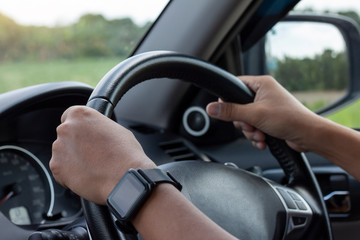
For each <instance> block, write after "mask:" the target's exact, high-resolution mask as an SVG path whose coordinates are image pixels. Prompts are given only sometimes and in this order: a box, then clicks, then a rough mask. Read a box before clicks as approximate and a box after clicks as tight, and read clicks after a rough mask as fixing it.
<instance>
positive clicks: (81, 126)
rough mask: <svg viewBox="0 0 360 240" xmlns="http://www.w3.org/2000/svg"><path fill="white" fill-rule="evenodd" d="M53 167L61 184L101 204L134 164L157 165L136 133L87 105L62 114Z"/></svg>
mask: <svg viewBox="0 0 360 240" xmlns="http://www.w3.org/2000/svg"><path fill="white" fill-rule="evenodd" d="M61 122H62V124H61V125H60V126H59V127H58V128H57V129H56V130H57V134H58V138H57V139H56V141H55V142H54V143H53V148H52V158H51V160H50V169H51V171H52V173H53V175H54V177H55V179H56V181H58V182H59V183H60V184H61V185H63V186H65V187H68V188H70V189H71V190H72V191H73V192H75V193H76V194H78V195H79V196H81V197H83V198H85V199H87V200H89V201H93V202H95V203H98V204H106V199H107V197H108V195H109V194H110V192H111V191H112V189H113V188H114V187H115V185H116V184H117V182H118V181H119V180H120V178H121V177H122V176H123V175H124V174H125V172H126V171H127V170H129V169H130V168H143V169H145V168H155V167H156V165H155V164H154V163H153V162H152V161H151V160H150V159H149V158H148V157H147V156H146V154H145V153H144V151H143V149H142V147H141V145H140V144H139V142H138V141H137V140H136V138H135V137H134V135H133V134H132V133H131V132H130V131H129V130H127V129H125V128H124V127H122V126H120V125H119V124H117V123H116V122H114V121H112V120H110V119H109V118H107V117H105V116H103V115H102V114H100V113H99V112H97V111H95V110H93V109H91V108H87V107H80V106H77V107H70V108H69V109H67V110H66V111H65V112H64V114H63V115H62V117H61Z"/></svg>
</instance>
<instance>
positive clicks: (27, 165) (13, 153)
mask: <svg viewBox="0 0 360 240" xmlns="http://www.w3.org/2000/svg"><path fill="white" fill-rule="evenodd" d="M53 207H54V185H53V183H52V180H51V178H50V174H49V172H48V170H47V169H46V168H45V166H44V165H43V163H42V162H41V161H40V160H39V159H38V158H37V157H36V156H35V155H34V154H32V153H31V152H29V151H27V150H26V149H24V148H21V147H18V146H12V145H7V146H2V147H0V211H1V212H2V213H3V214H4V215H5V216H7V217H8V218H9V219H10V220H11V221H12V222H13V223H15V224H17V225H30V224H41V223H43V222H44V216H51V215H52V211H53Z"/></svg>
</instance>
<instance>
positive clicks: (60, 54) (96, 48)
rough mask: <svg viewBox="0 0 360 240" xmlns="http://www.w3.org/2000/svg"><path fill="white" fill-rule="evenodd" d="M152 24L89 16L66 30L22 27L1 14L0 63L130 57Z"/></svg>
mask: <svg viewBox="0 0 360 240" xmlns="http://www.w3.org/2000/svg"><path fill="white" fill-rule="evenodd" d="M148 27H149V24H146V25H144V26H138V25H136V24H135V23H134V22H133V21H132V20H131V19H130V18H124V19H115V20H107V19H105V18H104V17H103V16H102V15H93V14H87V15H84V16H82V17H81V18H80V19H79V20H78V22H77V23H75V24H72V25H70V26H64V27H53V28H49V27H35V26H21V25H18V24H17V23H16V22H14V21H13V20H12V19H10V18H8V17H6V16H4V15H1V14H0V51H1V55H0V62H4V61H18V60H21V61H24V60H37V61H39V60H40V61H48V60H51V59H75V58H86V57H121V58H125V57H127V56H128V55H129V54H130V52H131V51H132V49H134V47H135V44H136V43H137V40H138V39H140V38H141V36H142V35H143V34H144V32H145V31H146V29H147V28H148Z"/></svg>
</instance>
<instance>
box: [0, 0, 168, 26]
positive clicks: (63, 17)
mask: <svg viewBox="0 0 360 240" xmlns="http://www.w3.org/2000/svg"><path fill="white" fill-rule="evenodd" d="M167 2H168V0H101V1H95V0H2V1H0V13H2V14H5V15H6V16H8V17H11V18H12V19H14V20H15V21H16V22H17V23H19V24H22V25H47V26H56V25H67V24H70V23H73V22H76V21H77V20H78V19H79V17H80V16H82V15H84V14H85V13H94V14H103V15H104V16H105V17H106V18H108V19H113V18H122V17H132V18H133V20H134V21H135V22H136V23H138V24H144V23H146V22H147V21H150V20H153V19H155V18H156V16H157V15H158V14H159V13H160V12H161V10H162V9H163V7H164V6H165V5H166V3H167Z"/></svg>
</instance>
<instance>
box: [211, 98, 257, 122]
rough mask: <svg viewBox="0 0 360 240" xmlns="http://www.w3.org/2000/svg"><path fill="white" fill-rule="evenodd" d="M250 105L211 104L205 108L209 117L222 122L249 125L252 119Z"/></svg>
mask: <svg viewBox="0 0 360 240" xmlns="http://www.w3.org/2000/svg"><path fill="white" fill-rule="evenodd" d="M250 105H251V103H250V104H246V105H241V104H236V103H226V102H212V103H209V104H208V105H207V107H206V112H207V113H208V114H209V116H210V117H212V118H216V119H219V120H223V121H243V122H248V123H250V122H251V120H252V119H250V116H252V114H251V112H250V111H252V109H251V106H250Z"/></svg>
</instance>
